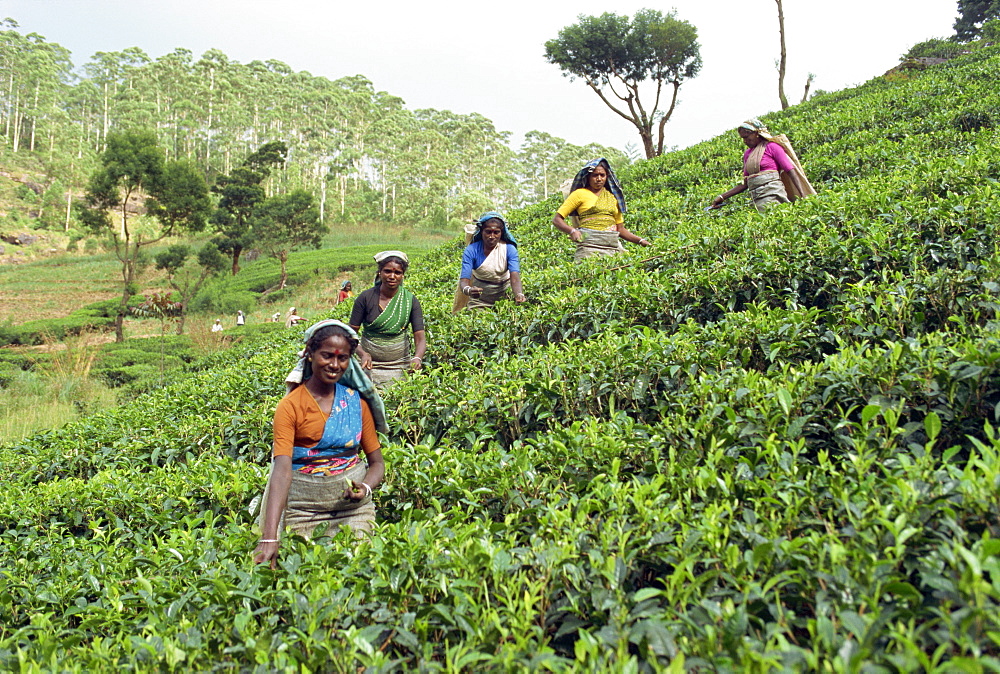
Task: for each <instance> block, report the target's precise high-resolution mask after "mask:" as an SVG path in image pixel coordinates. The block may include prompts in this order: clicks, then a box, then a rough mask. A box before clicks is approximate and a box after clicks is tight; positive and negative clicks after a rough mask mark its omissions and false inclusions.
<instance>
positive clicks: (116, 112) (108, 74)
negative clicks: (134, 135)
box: [83, 47, 150, 143]
mask: <svg viewBox="0 0 1000 674" xmlns="http://www.w3.org/2000/svg"><path fill="white" fill-rule="evenodd" d="M90 59H91V60H90V62H89V63H86V64H84V66H83V70H84V72H85V73H86V74H87V76H88V77H89V79H90V80H91V82H92V83H93V84H94V85H95V86H94V87H93V88H92V91H93V92H94V93H96V94H97V96H99V102H98V106H97V107H98V108H99V110H100V113H99V114H100V128H101V132H100V138H101V139H102V141H101V142H102V143H103V139H104V138H106V137H107V135H108V133H110V131H111V127H112V125H115V126H117V125H118V124H119V123H120V124H121V125H123V126H136V125H137V124H138V120H136V119H133V118H131V116H130V115H129V114H128V112H129V106H124V107H123V108H122V109H119V104H120V100H119V96H120V94H121V92H122V91H128V90H129V89H131V87H132V85H133V78H134V77H135V76H136V71H137V70H138V69H140V68H142V67H143V66H145V65H146V64H148V63H150V58H149V56H148V55H147V54H146V52H144V51H143V50H141V49H139V48H138V47H128V48H127V49H123V50H122V51H115V52H103V51H99V52H96V53H95V54H94V55H93V56H91V57H90Z"/></svg>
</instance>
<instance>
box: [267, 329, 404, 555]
mask: <svg viewBox="0 0 1000 674" xmlns="http://www.w3.org/2000/svg"><path fill="white" fill-rule="evenodd" d="M305 341H306V347H305V350H304V352H303V354H302V355H303V358H302V360H301V361H300V363H299V365H298V366H297V367H296V369H295V370H293V371H292V374H291V375H289V379H288V380H287V381H288V383H289V384H291V385H292V386H294V388H292V389H291V391H290V392H289V393H288V394H287V395H286V396H285V397H284V398H282V399H281V402H279V403H278V408H277V410H276V411H275V413H274V445H273V457H274V458H273V462H272V467H271V476H270V478H269V479H268V486H267V490H266V491H265V492H264V497H263V503H262V505H261V515H260V529H261V539H260V542H259V544H258V545H257V549H256V550H255V551H254V561H255V562H258V563H260V562H267V561H269V562H271V565H272V566H274V564H275V561H276V560H277V556H278V543H279V537H280V533H281V530H282V529H284V528H285V527H288V528H290V529H291V530H292V531H294V532H295V533H298V534H300V535H303V536H306V537H308V536H310V535H311V534H312V532H313V530H314V529H315V528H316V527H317V526H318V525H320V524H324V523H325V524H328V525H330V526H331V533H332V532H333V528H335V527H338V526H340V525H347V526H349V527H350V528H351V529H352V530H354V531H355V532H360V533H371V530H372V526H373V524H374V522H375V504H374V503H373V502H372V491H373V490H374V489H375V488H377V487H378V485H379V483H380V482H381V481H382V477H383V476H384V475H385V463H384V461H383V460H382V451H381V445H380V444H379V439H378V434H377V432H376V428H377V427H379V430H386V429H385V413H384V409H383V407H382V401H381V400H380V399H379V398H378V394H377V393H376V392H375V389H374V387H373V386H372V385H371V383H370V382H369V381H368V379H367V377H365V375H364V374H363V373H362V372H361V370H360V366H359V365H358V363H357V361H356V360H354V358H353V355H354V351H355V349H356V348H357V346H358V338H357V334H356V333H355V332H354V330H352V329H351V328H350V327H349V326H347V325H345V324H343V323H341V322H340V321H333V320H326V321H320V322H319V323H317V324H316V325H314V326H312V327H311V328H309V329H308V330H307V331H306V337H305ZM359 378H360V379H359ZM298 382H301V384H298ZM348 384H353V385H355V386H357V387H358V388H353V387H352V386H351V385H348ZM359 389H361V390H359Z"/></svg>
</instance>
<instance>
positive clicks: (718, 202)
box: [712, 194, 726, 208]
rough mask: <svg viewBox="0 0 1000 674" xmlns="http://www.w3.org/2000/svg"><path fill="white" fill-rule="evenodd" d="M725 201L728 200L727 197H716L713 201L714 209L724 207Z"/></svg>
mask: <svg viewBox="0 0 1000 674" xmlns="http://www.w3.org/2000/svg"><path fill="white" fill-rule="evenodd" d="M725 200H726V199H725V197H723V196H722V195H721V194H720V195H719V196H717V197H715V198H714V199H712V208H718V207H719V206H721V205H722V203H723V202H724V201H725Z"/></svg>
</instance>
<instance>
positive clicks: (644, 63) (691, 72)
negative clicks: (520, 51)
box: [545, 9, 701, 158]
mask: <svg viewBox="0 0 1000 674" xmlns="http://www.w3.org/2000/svg"><path fill="white" fill-rule="evenodd" d="M697 40H698V31H697V30H696V29H695V27H694V26H692V25H691V24H690V23H688V22H687V21H681V20H680V19H678V18H677V17H676V15H675V13H674V12H670V13H669V14H663V13H661V12H657V11H655V10H651V9H641V10H639V11H638V12H636V14H635V17H633V19H632V21H629V19H628V17H627V16H618V15H617V14H611V13H605V14H602V15H601V16H581V17H580V22H579V23H577V24H574V25H572V26H567V27H566V28H563V29H562V30H561V31H559V37H557V38H556V39H554V40H549V41H548V42H546V43H545V58H546V59H547V60H548V61H549V63H554V64H556V65H557V66H559V68H560V69H561V70H562V71H563V75H565V76H567V77H581V78H583V80H584V82H586V83H587V86H589V87H590V88H591V89H592V90H593V91H594V93H596V94H597V95H598V96H599V97H600V99H601V100H602V101H604V104H605V105H607V106H608V107H609V108H611V109H612V110H613V111H614V112H615V113H617V114H618V115H619V116H620V117H622V118H623V119H625V120H627V121H629V122H631V123H632V124H633V125H634V126H635V128H636V129H638V130H639V137H640V138H642V146H643V149H644V150H645V152H646V158H650V157H656V156H659V155H660V154H662V153H663V131H664V126H665V125H666V123H667V121H668V120H669V119H670V116H671V115H672V114H673V112H674V108H675V107H676V105H677V92H678V90H679V89H680V87H681V83H682V82H683V81H684V80H685V79H690V78H692V77H694V76H696V75H697V74H698V71H699V70H700V69H701V55H700V51H699V46H698V41H697ZM646 80H652V81H653V82H654V83H655V85H656V93H655V97H654V99H653V104H652V107H650V109H649V110H648V111H647V110H646V108H645V106H644V105H643V103H642V101H641V100H640V97H639V86H640V84H642V83H643V82H644V81H646ZM616 86H617V87H619V88H621V90H620V91H619V89H617V88H616ZM665 86H667V87H673V95H672V96H671V99H670V107H669V108H667V110H666V111H660V110H659V105H660V97H661V95H662V94H663V89H664V87H665ZM605 88H607V89H608V90H609V91H610V92H611V96H610V97H609V96H608V95H607V94H606V93H605V91H604V89H605ZM612 97H613V98H616V99H618V101H619V103H615V102H614V101H613V100H612ZM654 125H656V126H657V131H658V137H657V138H656V139H655V142H654V136H653V127H654Z"/></svg>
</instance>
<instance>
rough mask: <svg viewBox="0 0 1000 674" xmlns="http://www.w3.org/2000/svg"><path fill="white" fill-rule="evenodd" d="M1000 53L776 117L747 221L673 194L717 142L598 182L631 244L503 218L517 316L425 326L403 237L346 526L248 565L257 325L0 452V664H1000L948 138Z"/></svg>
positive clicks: (997, 578) (429, 265)
mask: <svg viewBox="0 0 1000 674" xmlns="http://www.w3.org/2000/svg"><path fill="white" fill-rule="evenodd" d="M997 72H1000V53H998V51H997V49H995V48H994V49H983V50H979V51H977V52H976V53H975V54H972V55H970V56H968V57H962V58H958V59H955V60H954V61H952V62H949V64H947V65H946V66H944V67H937V68H930V69H928V70H926V71H924V72H922V73H920V74H914V75H913V76H912V77H911V78H909V79H906V80H903V81H891V82H890V81H886V80H884V79H882V78H879V79H876V80H873V81H872V82H869V83H867V84H865V85H863V86H861V87H858V88H856V89H853V90H848V91H844V92H837V93H833V94H824V95H821V96H817V97H815V98H814V99H812V100H810V101H809V102H808V103H805V104H802V105H799V106H795V107H793V108H790V109H789V110H787V111H784V112H781V113H775V114H773V115H770V116H768V117H767V119H766V120H765V121H766V122H767V123H768V124H769V125H770V126H771V128H772V129H773V130H774V131H776V132H784V133H787V134H788V135H789V136H790V137H791V139H792V140H793V142H794V143H795V147H796V149H797V151H798V153H799V155H800V157H801V158H802V160H803V162H804V164H805V165H806V167H807V169H808V171H809V173H810V176H811V177H812V178H813V180H814V183H815V184H816V185H817V188H818V189H819V194H818V195H816V196H815V197H811V198H809V199H807V200H804V201H802V202H800V203H797V204H795V205H792V206H785V207H782V208H778V209H774V210H772V211H770V212H769V213H768V214H767V215H765V216H760V215H758V214H757V213H756V211H755V210H753V209H752V208H749V207H747V206H746V205H745V204H743V205H740V204H731V205H729V206H727V207H726V208H725V209H722V210H721V211H715V212H712V213H706V212H704V211H703V210H702V208H703V206H704V205H705V204H707V203H708V202H709V201H710V199H711V198H712V197H713V196H714V195H716V194H718V193H720V192H721V191H723V190H725V189H727V188H728V187H731V186H732V184H734V182H735V181H736V180H738V175H737V172H736V169H737V168H738V160H739V156H740V146H739V142H738V139H737V138H736V137H735V134H727V135H726V136H724V137H720V138H717V139H714V140H711V141H707V142H705V143H701V144H699V145H697V146H694V147H692V148H688V149H685V150H681V151H678V152H674V153H671V154H670V155H667V156H664V157H661V158H658V159H654V160H651V161H646V162H641V163H639V164H637V165H636V166H633V167H626V168H623V169H622V170H621V171H620V177H621V178H622V180H623V182H624V184H625V190H626V193H627V194H628V195H629V197H630V204H629V205H630V214H629V217H628V221H629V225H630V227H631V228H632V229H633V231H637V232H639V233H640V234H642V235H643V236H646V237H647V238H650V239H651V240H653V241H654V243H655V245H654V246H653V247H652V248H648V249H642V250H632V249H631V247H630V250H629V253H628V254H626V255H621V256H618V257H616V258H613V259H610V260H609V259H603V260H589V261H586V262H585V263H583V264H580V265H573V264H571V263H570V258H571V250H570V244H569V243H568V242H567V241H566V238H565V237H560V236H557V235H556V234H555V233H554V232H553V231H552V229H551V226H550V224H549V221H550V218H551V214H552V212H553V211H554V209H555V207H556V204H557V200H556V199H550V200H549V201H547V202H545V203H542V204H537V205H533V206H529V207H527V208H524V209H521V210H519V211H516V212H513V213H511V214H509V215H510V220H511V223H512V226H513V228H514V230H515V233H516V235H517V237H518V240H519V242H520V248H521V254H522V258H523V272H524V279H525V289H526V292H527V294H528V295H529V298H530V301H529V302H528V303H527V304H524V305H518V306H514V305H511V304H509V303H501V304H500V305H498V306H497V308H496V309H495V310H494V311H492V312H465V313H461V314H459V315H457V316H452V315H451V298H452V292H453V290H454V284H455V282H456V275H457V269H458V266H459V257H460V252H461V243H460V242H459V241H457V240H456V241H454V242H452V243H449V244H446V245H444V246H441V247H440V248H438V249H437V250H435V251H433V252H431V253H429V254H428V255H426V256H425V257H424V258H422V259H421V260H420V261H419V262H418V263H417V264H414V265H413V267H412V268H411V270H410V273H409V274H408V275H407V285H408V287H410V288H411V289H413V290H414V292H415V293H416V294H417V295H418V296H419V297H420V299H421V302H422V304H423V306H424V311H425V316H426V319H427V325H428V340H429V344H430V349H429V351H428V354H427V358H426V361H425V364H426V367H425V368H424V369H423V370H422V371H421V372H420V373H418V374H415V375H413V376H410V377H408V378H407V379H406V380H405V381H403V382H400V383H398V384H396V385H394V386H393V387H391V388H390V389H388V390H387V392H386V395H385V399H386V403H387V406H388V409H389V417H390V419H391V423H392V432H391V434H390V435H389V436H388V437H387V438H386V446H385V447H384V452H385V455H386V457H387V462H388V467H389V473H388V475H387V479H386V481H385V483H384V484H383V486H382V487H381V488H380V489H379V490H378V493H377V500H378V505H379V520H380V523H379V526H378V529H377V533H376V536H375V537H374V538H372V539H371V540H366V541H363V542H361V543H354V542H352V541H351V540H350V537H349V535H347V534H346V533H344V532H328V533H331V534H333V536H332V539H329V538H324V537H320V538H317V539H314V540H313V541H305V540H302V539H299V538H292V539H290V540H287V541H284V542H283V544H282V557H281V560H280V564H279V568H278V569H277V570H274V571H272V570H270V569H263V568H253V566H252V565H251V563H250V551H251V550H252V548H253V547H254V544H255V540H256V538H255V535H254V533H253V532H252V526H251V524H252V523H251V522H250V516H249V514H248V513H247V511H246V506H247V503H248V501H249V500H250V498H251V497H252V496H254V495H255V494H257V493H259V492H260V491H261V490H262V488H263V485H264V482H265V480H266V470H267V462H268V454H269V445H270V441H271V437H270V436H271V433H270V418H271V414H272V411H273V409H274V406H275V404H276V402H277V401H278V399H279V398H280V396H281V395H282V393H283V386H282V381H283V378H284V377H283V375H284V374H285V372H287V370H288V369H289V368H290V367H291V366H292V364H293V363H294V359H295V350H296V349H297V348H298V346H299V344H298V339H297V334H296V331H291V330H284V329H278V328H280V326H276V327H275V328H274V329H273V330H271V331H270V332H266V333H265V332H260V333H259V334H256V335H251V334H249V333H248V335H247V336H246V337H245V338H244V339H242V340H241V341H239V342H238V343H236V344H234V346H233V347H232V348H231V349H229V350H227V351H225V352H222V353H219V354H215V355H213V356H210V357H207V358H204V359H202V360H198V361H195V362H193V363H191V364H189V365H187V366H186V368H187V370H188V371H189V373H188V375H187V376H185V377H183V378H177V379H174V380H173V381H172V382H171V383H168V384H166V385H163V386H158V387H156V388H155V389H153V390H150V391H149V392H148V393H144V394H142V395H139V396H137V397H136V398H135V400H133V401H130V402H129V403H127V404H125V405H123V406H122V407H121V408H120V409H117V410H114V411H113V412H107V413H102V414H97V415H93V416H91V417H88V418H86V419H83V420H81V421H78V422H74V423H72V424H68V425H66V426H64V427H62V428H60V429H57V430H53V431H49V432H46V433H43V434H41V435H38V436H36V437H33V438H30V439H28V440H25V441H22V442H19V443H16V444H11V445H7V446H4V447H0V461H2V462H3V465H4V467H5V472H4V477H3V478H2V480H3V482H2V484H3V487H4V488H3V489H2V490H0V560H2V564H0V667H3V668H5V669H19V670H24V671H37V670H43V669H69V670H77V671H111V670H119V669H122V668H126V669H132V670H139V671H153V670H157V671H159V670H175V669H185V670H203V669H205V670H207V669H211V670H240V671H243V670H248V671H249V670H252V671H276V670H277V671H303V670H307V671H348V670H351V671H359V670H368V671H410V670H418V671H428V672H431V671H504V672H506V671H536V670H544V671H615V672H618V671H635V672H638V671H644V672H645V671H649V672H652V671H675V672H676V671H686V670H690V671H709V670H711V671H721V672H726V671H807V670H808V671H814V670H815V671H820V670H821V671H869V672H892V671H927V672H946V671H947V672H951V671H969V672H980V671H997V670H1000V566H998V561H997V560H998V552H1000V542H998V539H1000V433H998V432H997V427H998V424H1000V329H998V326H1000V323H998V316H997V309H998V303H1000V298H998V295H1000V283H998V281H997V277H998V271H1000V259H998V257H997V252H996V246H995V242H994V241H995V235H996V226H997V225H996V223H997V222H998V221H1000V218H998V216H1000V212H998V211H1000V205H998V199H997V195H998V185H997V182H998V180H1000V142H998V141H1000V135H998V133H1000V131H998V130H997V129H996V128H993V127H988V126H980V127H979V128H978V129H969V130H965V131H962V132H956V131H955V130H954V128H953V127H952V121H953V120H954V119H956V116H957V115H958V114H960V113H961V112H963V111H966V110H968V109H969V108H968V101H969V100H975V101H976V105H977V106H978V107H977V108H976V109H981V110H992V109H996V108H997V106H998V105H1000V94H998V93H997V92H998V91H1000V89H998V87H997V86H996V73H997ZM348 310H349V307H347V306H338V307H336V308H335V309H334V310H333V311H332V313H331V315H333V316H336V317H340V318H346V315H347V312H348ZM126 355H127V354H118V356H116V357H117V358H119V359H120V360H123V359H124V358H125V356H126ZM126 367H127V366H126Z"/></svg>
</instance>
